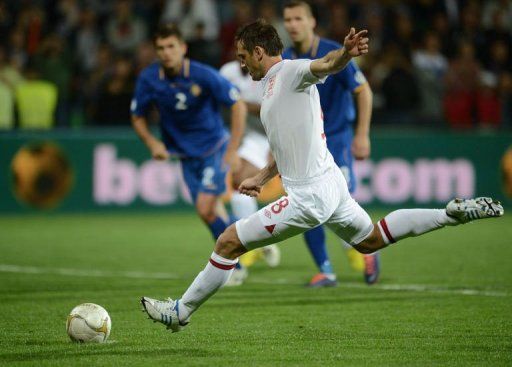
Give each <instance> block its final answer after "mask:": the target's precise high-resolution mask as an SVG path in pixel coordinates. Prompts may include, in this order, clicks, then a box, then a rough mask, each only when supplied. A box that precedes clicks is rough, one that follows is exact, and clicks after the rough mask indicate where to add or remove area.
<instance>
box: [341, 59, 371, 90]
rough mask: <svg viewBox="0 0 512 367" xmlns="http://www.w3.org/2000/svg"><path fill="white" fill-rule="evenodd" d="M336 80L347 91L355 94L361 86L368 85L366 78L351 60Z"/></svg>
mask: <svg viewBox="0 0 512 367" xmlns="http://www.w3.org/2000/svg"><path fill="white" fill-rule="evenodd" d="M336 79H337V80H338V81H339V82H340V83H341V84H342V85H343V87H344V88H345V89H346V90H349V91H351V92H354V91H355V90H356V89H357V88H358V87H359V86H360V85H363V84H365V83H366V78H365V77H364V74H363V72H362V71H361V70H360V69H359V67H358V66H357V64H356V63H355V62H354V61H353V60H351V61H350V62H349V63H348V65H347V66H346V67H345V69H343V70H342V71H340V72H339V73H338V74H336Z"/></svg>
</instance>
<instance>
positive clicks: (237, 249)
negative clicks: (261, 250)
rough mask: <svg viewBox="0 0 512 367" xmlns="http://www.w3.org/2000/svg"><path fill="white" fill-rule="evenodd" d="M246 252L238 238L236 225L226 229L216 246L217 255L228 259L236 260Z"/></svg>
mask: <svg viewBox="0 0 512 367" xmlns="http://www.w3.org/2000/svg"><path fill="white" fill-rule="evenodd" d="M245 252H247V250H246V249H245V247H244V246H243V245H242V243H241V242H240V239H239V238H238V235H237V233H236V226H235V224H232V225H230V226H229V227H228V228H226V230H225V231H224V232H223V233H222V234H221V235H220V236H219V238H218V239H217V243H216V244H215V253H216V254H218V255H220V256H222V257H225V258H227V259H236V258H237V257H239V256H240V255H243V254H244V253H245Z"/></svg>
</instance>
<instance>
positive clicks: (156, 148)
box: [132, 115, 170, 160]
mask: <svg viewBox="0 0 512 367" xmlns="http://www.w3.org/2000/svg"><path fill="white" fill-rule="evenodd" d="M132 126H133V128H134V130H135V132H136V133H137V135H138V136H139V138H140V140H142V141H143V142H144V144H146V146H147V147H148V149H149V151H150V152H151V156H152V157H153V158H154V159H158V160H165V159H169V156H170V154H169V152H168V151H167V148H166V147H165V145H164V143H162V142H161V141H160V140H158V139H157V138H156V137H155V136H154V135H153V134H151V131H149V128H148V121H147V120H146V118H145V117H142V116H136V115H132Z"/></svg>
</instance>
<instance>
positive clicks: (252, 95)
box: [220, 61, 264, 134]
mask: <svg viewBox="0 0 512 367" xmlns="http://www.w3.org/2000/svg"><path fill="white" fill-rule="evenodd" d="M220 75H222V76H223V77H224V78H226V79H227V80H229V81H230V82H231V83H232V84H233V85H235V86H236V87H237V88H238V89H239V90H240V96H241V97H242V99H243V100H244V101H247V102H250V103H257V104H260V103H261V97H262V96H263V91H262V88H261V82H260V81H255V80H252V78H251V76H250V75H249V74H248V73H247V74H245V73H244V72H243V71H242V68H241V67H240V63H239V62H238V61H230V62H228V63H226V64H224V65H223V66H222V67H221V68H220ZM245 130H246V132H249V131H255V132H258V133H260V134H264V131H263V126H262V125H261V121H260V119H259V118H258V117H256V116H253V115H251V114H248V115H247V126H246V129H245Z"/></svg>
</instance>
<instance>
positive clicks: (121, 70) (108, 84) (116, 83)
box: [94, 56, 135, 126]
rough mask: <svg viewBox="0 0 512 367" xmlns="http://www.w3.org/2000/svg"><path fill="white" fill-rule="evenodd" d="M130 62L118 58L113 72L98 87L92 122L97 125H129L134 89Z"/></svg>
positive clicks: (125, 58)
mask: <svg viewBox="0 0 512 367" xmlns="http://www.w3.org/2000/svg"><path fill="white" fill-rule="evenodd" d="M134 84H135V83H134V75H133V67H132V64H131V61H130V59H129V58H127V57H123V56H119V57H118V58H117V59H116V61H115V64H114V70H113V73H112V75H111V76H110V77H108V78H107V79H106V80H104V82H103V83H102V85H101V86H100V90H99V95H98V100H97V101H96V113H95V115H94V122H95V123H97V124H98V125H102V126H108V125H124V126H129V125H130V102H131V98H132V94H133V88H134Z"/></svg>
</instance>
